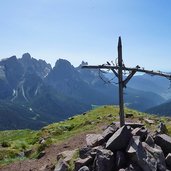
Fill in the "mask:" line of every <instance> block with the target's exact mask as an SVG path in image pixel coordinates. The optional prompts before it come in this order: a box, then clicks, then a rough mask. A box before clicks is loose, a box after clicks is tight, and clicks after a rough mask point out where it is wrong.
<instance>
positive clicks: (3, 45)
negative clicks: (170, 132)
mask: <svg viewBox="0 0 171 171" xmlns="http://www.w3.org/2000/svg"><path fill="white" fill-rule="evenodd" d="M170 8H171V1H170V0H163V1H161V0H150V1H149V0H15V1H13V0H3V1H0V22H1V25H0V59H2V58H6V57H10V56H12V55H16V56H17V57H18V58H20V57H21V56H22V54H23V53H25V52H29V53H30V54H31V56H32V57H34V58H37V59H39V58H41V59H44V60H46V61H47V62H49V63H51V64H52V65H54V64H55V62H56V60H57V59H58V58H65V59H67V60H69V61H70V62H71V63H72V64H73V65H74V66H78V65H79V64H80V63H81V61H82V60H84V61H88V63H89V64H103V63H105V62H106V61H111V60H115V58H116V57H117V41H118V36H121V37H122V43H123V58H124V62H125V64H126V65H127V66H132V67H134V66H136V65H137V64H139V65H140V66H142V67H145V68H146V69H154V70H158V69H159V70H164V71H171V62H170V59H171V10H170Z"/></svg>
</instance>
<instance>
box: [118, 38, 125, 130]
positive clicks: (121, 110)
mask: <svg viewBox="0 0 171 171" xmlns="http://www.w3.org/2000/svg"><path fill="white" fill-rule="evenodd" d="M122 62H123V61H122V42H121V37H119V41H118V67H119V68H118V79H119V116H120V126H121V127H122V126H123V125H125V117H124V99H123V86H124V85H123V74H122V67H123V63H122Z"/></svg>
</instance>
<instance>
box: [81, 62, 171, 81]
mask: <svg viewBox="0 0 171 171" xmlns="http://www.w3.org/2000/svg"><path fill="white" fill-rule="evenodd" d="M82 68H91V69H99V68H100V69H111V70H112V69H116V70H118V69H119V67H118V66H110V65H88V66H82ZM122 70H126V71H133V70H136V72H141V73H146V74H150V75H158V76H162V77H166V78H167V79H169V80H170V79H171V75H170V74H167V73H163V72H160V71H158V72H156V71H153V70H146V69H141V68H136V67H135V68H130V67H122Z"/></svg>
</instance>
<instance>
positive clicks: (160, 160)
mask: <svg viewBox="0 0 171 171" xmlns="http://www.w3.org/2000/svg"><path fill="white" fill-rule="evenodd" d="M142 145H143V147H144V149H145V150H146V151H147V154H148V155H147V159H146V160H147V163H148V161H150V160H153V161H155V163H156V162H157V170H160V171H165V170H166V163H165V157H164V154H163V151H162V149H161V147H159V146H157V145H155V147H154V148H153V147H150V146H149V145H148V144H147V143H145V142H142ZM150 162H151V161H150ZM149 164H151V163H149Z"/></svg>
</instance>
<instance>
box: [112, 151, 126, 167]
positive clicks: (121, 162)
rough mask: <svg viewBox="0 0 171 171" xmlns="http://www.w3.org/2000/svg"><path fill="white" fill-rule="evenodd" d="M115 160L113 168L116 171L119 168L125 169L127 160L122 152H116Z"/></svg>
mask: <svg viewBox="0 0 171 171" xmlns="http://www.w3.org/2000/svg"><path fill="white" fill-rule="evenodd" d="M115 160H116V163H115V165H116V166H115V167H116V168H117V170H119V169H121V168H125V166H126V163H127V160H126V157H125V154H124V153H123V152H122V151H117V152H116V159H115Z"/></svg>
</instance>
